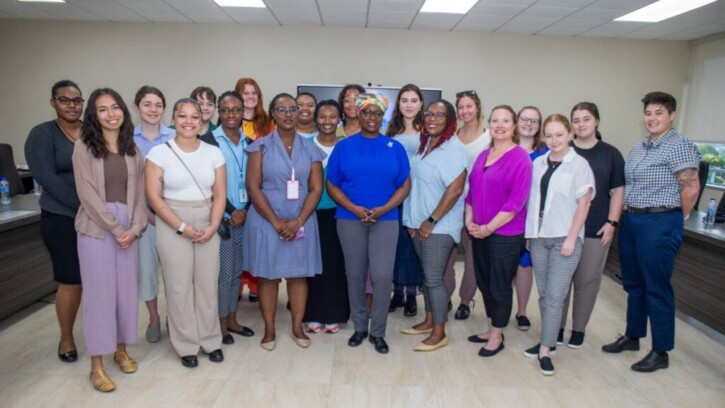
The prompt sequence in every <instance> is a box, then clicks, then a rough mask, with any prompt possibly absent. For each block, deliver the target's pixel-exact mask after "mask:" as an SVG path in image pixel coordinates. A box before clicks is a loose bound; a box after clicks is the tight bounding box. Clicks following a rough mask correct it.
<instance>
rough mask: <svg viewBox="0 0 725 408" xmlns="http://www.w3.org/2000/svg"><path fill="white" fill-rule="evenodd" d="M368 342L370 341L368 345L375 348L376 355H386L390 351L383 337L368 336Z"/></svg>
mask: <svg viewBox="0 0 725 408" xmlns="http://www.w3.org/2000/svg"><path fill="white" fill-rule="evenodd" d="M368 340H370V343H372V344H373V345H374V346H375V351H377V352H378V353H380V354H388V351H390V348H389V347H388V343H386V342H385V338H384V337H375V336H370V338H369V339H368Z"/></svg>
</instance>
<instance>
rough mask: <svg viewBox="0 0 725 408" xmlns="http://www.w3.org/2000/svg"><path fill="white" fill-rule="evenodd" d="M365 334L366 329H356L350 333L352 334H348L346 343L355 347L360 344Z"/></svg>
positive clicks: (366, 334) (366, 333)
mask: <svg viewBox="0 0 725 408" xmlns="http://www.w3.org/2000/svg"><path fill="white" fill-rule="evenodd" d="M367 336H368V332H367V330H365V331H361V332H359V331H356V332H355V333H353V334H352V336H350V340H348V341H347V345H348V346H350V347H357V346H359V345H361V344H362V342H363V340H365V337H367Z"/></svg>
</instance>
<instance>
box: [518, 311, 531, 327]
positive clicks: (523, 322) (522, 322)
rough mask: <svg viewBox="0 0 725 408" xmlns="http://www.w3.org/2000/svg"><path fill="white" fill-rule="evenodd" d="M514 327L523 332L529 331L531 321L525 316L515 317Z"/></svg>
mask: <svg viewBox="0 0 725 408" xmlns="http://www.w3.org/2000/svg"><path fill="white" fill-rule="evenodd" d="M516 327H518V328H519V330H523V331H526V330H529V329H530V328H531V321H530V320H529V318H528V317H526V315H517V316H516Z"/></svg>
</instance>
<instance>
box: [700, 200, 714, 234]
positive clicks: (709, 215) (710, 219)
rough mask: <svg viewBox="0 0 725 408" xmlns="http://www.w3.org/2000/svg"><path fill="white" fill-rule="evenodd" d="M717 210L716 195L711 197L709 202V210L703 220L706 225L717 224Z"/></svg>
mask: <svg viewBox="0 0 725 408" xmlns="http://www.w3.org/2000/svg"><path fill="white" fill-rule="evenodd" d="M716 211H717V205H716V204H715V197H713V198H711V199H710V202H708V203H707V212H706V213H705V218H704V219H703V220H702V221H703V223H704V224H705V226H706V227H709V226H712V225H715V212H716Z"/></svg>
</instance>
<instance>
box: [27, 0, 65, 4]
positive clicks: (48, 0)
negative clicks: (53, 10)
mask: <svg viewBox="0 0 725 408" xmlns="http://www.w3.org/2000/svg"><path fill="white" fill-rule="evenodd" d="M18 1H19V2H21V3H65V0H18Z"/></svg>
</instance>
